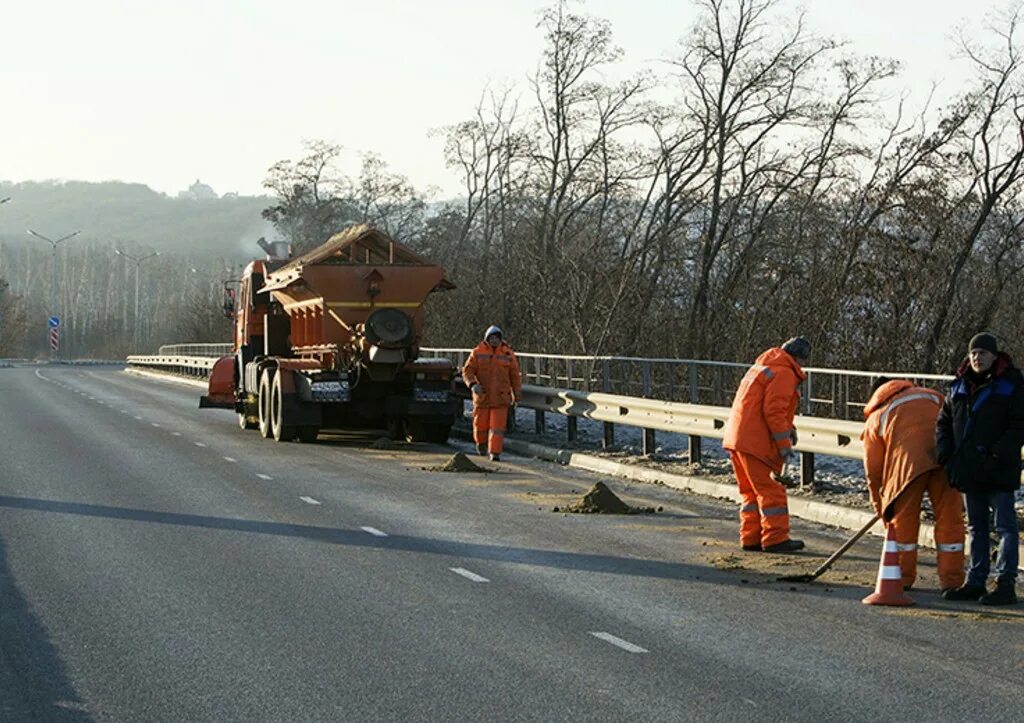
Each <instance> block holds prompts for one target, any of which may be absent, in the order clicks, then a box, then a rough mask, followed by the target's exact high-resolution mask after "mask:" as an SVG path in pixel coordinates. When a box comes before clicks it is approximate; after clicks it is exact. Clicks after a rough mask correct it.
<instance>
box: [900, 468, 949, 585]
mask: <svg viewBox="0 0 1024 723" xmlns="http://www.w3.org/2000/svg"><path fill="white" fill-rule="evenodd" d="M925 492H927V493H928V499H929V500H931V503H932V510H934V512H935V548H936V567H938V572H939V586H940V587H941V588H942V589H943V590H945V589H946V588H950V587H960V586H961V585H963V584H964V501H963V497H962V496H961V495H960V493H959V492H958V491H956V490H955V489H953V488H952V487H950V486H949V482H948V481H947V480H946V475H945V474H944V473H943V472H942V470H938V469H935V470H932V471H931V472H926V473H925V474H923V475H921V476H920V477H918V478H917V479H915V480H914V481H913V482H911V483H910V484H909V485H907V486H906V488H904V490H903V492H901V493H900V495H899V497H897V498H896V502H895V503H894V504H893V517H892V521H891V522H890V524H891V525H892V526H893V527H894V528H895V530H896V549H897V550H898V551H899V556H900V575H901V576H902V578H903V587H904V588H907V589H909V588H910V587H911V586H912V585H913V584H914V581H915V580H916V579H917V533H918V531H919V530H920V527H921V500H922V499H923V498H924V493H925Z"/></svg>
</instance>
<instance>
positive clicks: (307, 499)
mask: <svg viewBox="0 0 1024 723" xmlns="http://www.w3.org/2000/svg"><path fill="white" fill-rule="evenodd" d="M299 499H300V500H302V501H303V502H305V503H306V504H307V505H319V504H320V502H318V501H317V500H314V499H313V498H312V497H300V498H299Z"/></svg>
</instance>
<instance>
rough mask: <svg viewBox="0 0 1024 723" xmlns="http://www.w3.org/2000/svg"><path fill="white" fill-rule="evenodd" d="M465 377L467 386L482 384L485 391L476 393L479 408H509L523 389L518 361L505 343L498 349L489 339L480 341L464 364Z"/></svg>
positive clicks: (474, 396)
mask: <svg viewBox="0 0 1024 723" xmlns="http://www.w3.org/2000/svg"><path fill="white" fill-rule="evenodd" d="M462 378H463V380H465V382H466V386H467V387H472V386H473V385H474V384H479V385H480V386H482V387H483V388H484V391H483V394H480V395H476V394H474V395H473V404H474V405H475V406H477V407H508V406H510V405H511V404H512V402H513V400H515V399H518V398H519V391H520V390H521V389H522V388H523V380H522V378H521V377H520V375H519V361H518V360H517V359H516V355H515V352H513V351H512V347H510V346H509V345H508V344H506V343H505V342H501V343H500V344H498V348H497V349H492V348H491V345H490V344H488V343H487V342H486V341H482V342H480V343H479V344H477V345H476V348H475V349H474V350H473V351H472V352H471V353H470V355H469V359H467V360H466V363H465V365H463V367H462Z"/></svg>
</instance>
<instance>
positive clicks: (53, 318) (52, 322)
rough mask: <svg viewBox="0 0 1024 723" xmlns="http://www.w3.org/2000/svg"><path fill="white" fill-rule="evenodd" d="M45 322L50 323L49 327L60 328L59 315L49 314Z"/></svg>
mask: <svg viewBox="0 0 1024 723" xmlns="http://www.w3.org/2000/svg"><path fill="white" fill-rule="evenodd" d="M47 323H48V324H49V325H50V328H51V329H59V328H60V317H59V316H51V317H50V318H49V320H48V321H47Z"/></svg>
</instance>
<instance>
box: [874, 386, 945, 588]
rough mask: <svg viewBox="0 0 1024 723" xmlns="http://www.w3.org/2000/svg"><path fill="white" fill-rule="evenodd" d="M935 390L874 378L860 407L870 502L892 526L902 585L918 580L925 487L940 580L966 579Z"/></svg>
mask: <svg viewBox="0 0 1024 723" xmlns="http://www.w3.org/2000/svg"><path fill="white" fill-rule="evenodd" d="M942 401H943V397H942V395H941V394H939V392H936V391H934V390H932V389H926V388H924V387H916V386H914V385H913V384H911V383H910V382H909V381H907V380H905V379H893V380H889V379H886V378H885V377H881V378H879V379H878V380H876V382H875V385H874V389H873V390H872V394H871V399H869V400H868V403H867V406H866V407H865V408H864V417H865V423H864V432H863V433H862V435H861V439H862V440H863V442H864V470H865V474H866V476H867V483H868V491H869V493H870V495H871V504H872V505H873V506H874V508H875V512H877V513H878V516H879V517H880V518H881V519H882V521H883V522H884V523H885V524H886V525H887V526H888V527H890V528H891V530H890V532H892V533H894V534H893V535H892V537H894V538H895V541H896V551H897V553H898V555H899V569H900V576H901V578H902V582H903V589H904V590H909V589H910V588H911V587H912V586H913V584H914V581H915V580H916V579H917V535H918V530H919V528H920V525H921V501H922V499H923V497H924V494H925V492H927V493H928V499H929V500H931V504H932V510H933V511H934V513H935V547H936V550H937V559H938V572H939V585H940V587H941V588H942V591H943V592H944V593H945V592H946V591H947V590H953V589H956V588H958V587H960V586H961V585H963V583H964V505H963V500H962V499H961V497H960V494H959V493H958V492H957V491H956V490H955V489H953V488H952V487H951V486H950V485H949V480H948V479H947V477H946V471H945V469H943V467H942V466H941V465H940V464H939V463H938V461H937V460H936V457H935V422H936V420H937V419H938V416H939V411H940V410H941V409H942Z"/></svg>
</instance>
